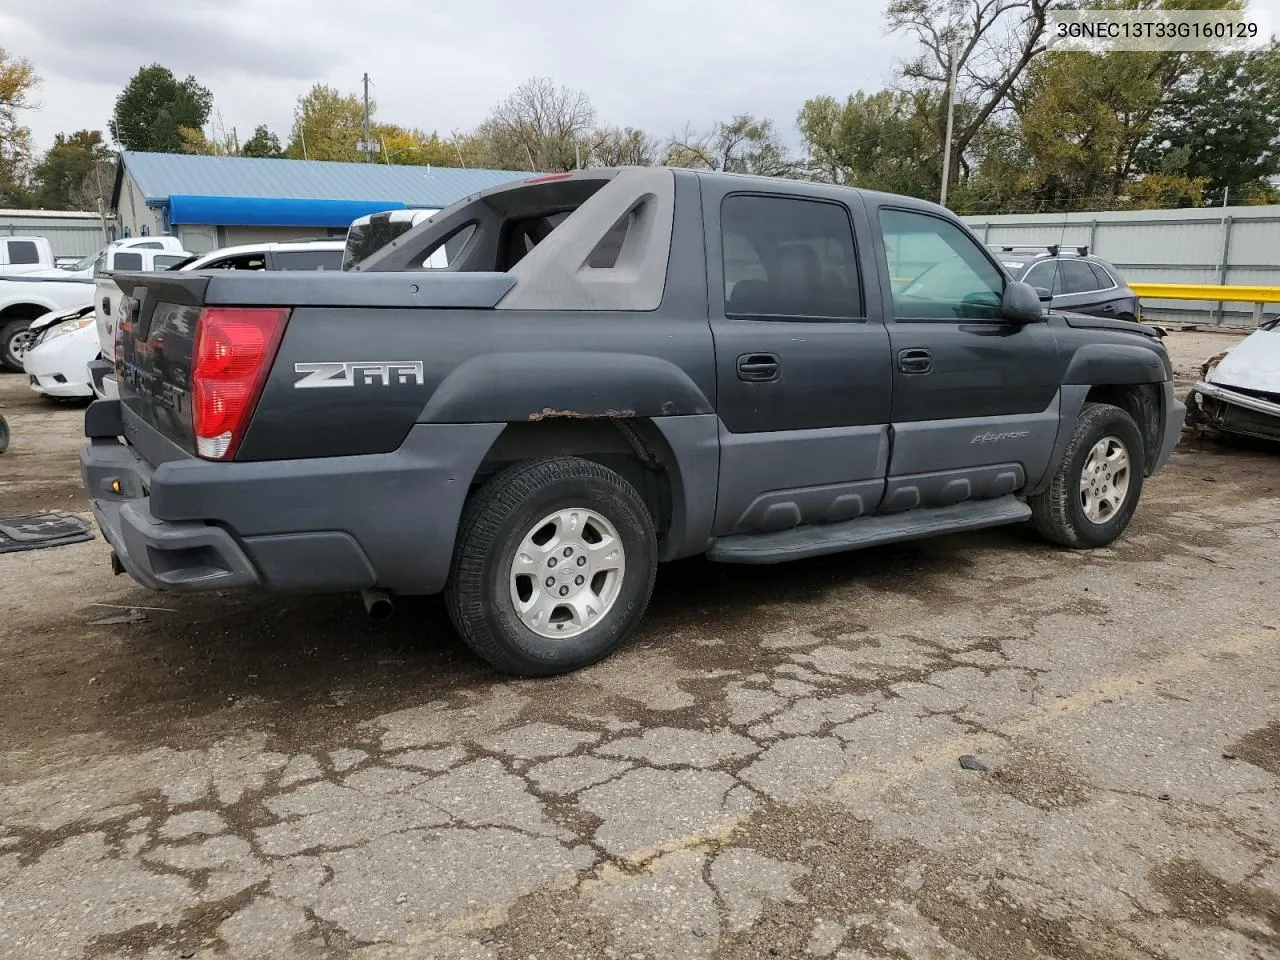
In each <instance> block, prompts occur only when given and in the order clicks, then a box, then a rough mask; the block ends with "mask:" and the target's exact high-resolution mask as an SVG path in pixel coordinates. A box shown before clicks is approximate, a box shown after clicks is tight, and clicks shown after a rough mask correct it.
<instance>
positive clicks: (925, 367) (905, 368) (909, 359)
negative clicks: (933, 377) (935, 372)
mask: <svg viewBox="0 0 1280 960" xmlns="http://www.w3.org/2000/svg"><path fill="white" fill-rule="evenodd" d="M898 369H899V370H901V371H902V372H903V373H928V372H929V371H931V370H932V369H933V354H931V353H930V352H929V351H928V350H924V349H921V348H919V347H913V348H911V349H909V350H899V351H898Z"/></svg>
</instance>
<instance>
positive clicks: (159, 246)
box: [129, 227, 164, 250]
mask: <svg viewBox="0 0 1280 960" xmlns="http://www.w3.org/2000/svg"><path fill="white" fill-rule="evenodd" d="M143 229H144V230H145V229H146V228H145V227H144V228H143ZM129 246H130V247H132V248H133V249H134V250H163V249H164V244H163V243H160V242H159V241H156V242H152V243H131V244H129Z"/></svg>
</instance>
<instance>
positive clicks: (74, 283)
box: [0, 237, 188, 372]
mask: <svg viewBox="0 0 1280 960" xmlns="http://www.w3.org/2000/svg"><path fill="white" fill-rule="evenodd" d="M6 239H8V238H6ZM21 239H27V238H21ZM144 250H146V251H154V254H153V255H152V256H150V257H148V259H149V260H153V261H154V266H153V269H165V267H166V266H168V265H171V264H172V263H176V262H177V261H178V260H181V259H183V258H184V257H186V256H188V254H187V253H186V251H184V250H183V249H182V244H181V243H180V242H179V241H178V239H177V238H176V237H129V238H126V239H124V240H115V241H112V242H111V243H109V244H107V246H105V247H103V248H102V249H101V250H99V251H98V252H97V253H95V254H93V255H92V256H88V257H85V258H84V259H83V260H81V261H80V262H78V263H76V264H74V265H73V266H71V267H70V268H58V267H54V266H52V263H53V258H52V255H50V258H49V262H50V266H48V267H47V268H42V269H39V270H33V271H31V272H28V273H23V274H19V275H16V276H7V275H5V274H3V273H0V368H3V369H7V370H12V371H15V372H21V371H22V369H23V365H22V357H23V354H24V353H25V352H26V350H27V348H28V347H29V346H30V345H31V341H32V340H33V339H34V338H33V337H32V335H31V334H30V333H29V332H28V329H27V328H28V327H30V326H31V322H32V321H33V320H36V319H37V318H39V317H43V316H44V315H45V314H47V313H51V312H54V311H57V312H62V311H66V310H74V309H76V308H78V307H82V306H89V305H90V304H92V303H93V278H94V276H95V275H96V274H98V273H101V272H102V271H103V270H109V269H114V270H133V269H141V268H142V257H140V256H137V253H138V252H139V251H144ZM121 257H123V258H124V259H123V260H122V259H121ZM135 261H136V262H135Z"/></svg>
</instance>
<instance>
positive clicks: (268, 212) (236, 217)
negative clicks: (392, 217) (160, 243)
mask: <svg viewBox="0 0 1280 960" xmlns="http://www.w3.org/2000/svg"><path fill="white" fill-rule="evenodd" d="M404 206H405V205H404V204H403V203H401V202H400V201H399V200H296V199H283V200H282V199H278V198H275V197H187V196H182V195H180V194H174V195H173V196H171V197H170V198H169V222H170V223H172V224H174V225H177V224H182V223H206V224H212V225H214V226H237V227H346V226H350V224H351V221H353V220H355V219H356V218H357V217H363V216H365V215H366V214H370V213H379V212H380V211H382V210H403V209H404Z"/></svg>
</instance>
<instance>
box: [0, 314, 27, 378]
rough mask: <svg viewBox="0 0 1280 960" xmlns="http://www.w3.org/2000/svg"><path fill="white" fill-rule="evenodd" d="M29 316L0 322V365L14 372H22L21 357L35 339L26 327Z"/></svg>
mask: <svg viewBox="0 0 1280 960" xmlns="http://www.w3.org/2000/svg"><path fill="white" fill-rule="evenodd" d="M29 326H31V320H30V319H29V318H26V317H24V318H22V319H20V320H10V321H8V322H0V366H2V367H4V368H5V369H6V370H12V371H13V372H14V373H21V372H22V357H23V354H25V353H26V352H27V350H28V348H29V347H30V346H31V344H32V342H33V341H34V340H35V336H34V335H33V334H32V333H31V332H30V331H29V330H28V329H27V327H29Z"/></svg>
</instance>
